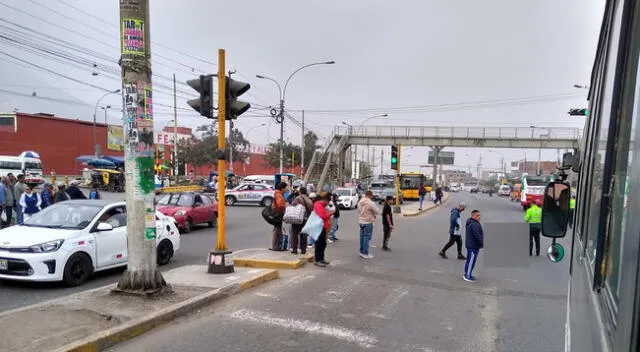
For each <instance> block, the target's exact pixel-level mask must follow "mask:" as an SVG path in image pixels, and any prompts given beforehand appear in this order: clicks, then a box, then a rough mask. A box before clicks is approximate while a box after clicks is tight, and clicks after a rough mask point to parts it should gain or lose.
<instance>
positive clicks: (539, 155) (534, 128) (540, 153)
mask: <svg viewBox="0 0 640 352" xmlns="http://www.w3.org/2000/svg"><path fill="white" fill-rule="evenodd" d="M529 127H530V128H532V129H533V131H535V130H536V128H537V129H541V130H546V131H547V132H548V133H547V134H541V135H540V137H547V138H551V130H550V129H548V128H545V127H537V126H533V125H531V126H529ZM541 158H542V148H538V167H537V171H536V174H537V175H538V176H539V175H540V159H541Z"/></svg>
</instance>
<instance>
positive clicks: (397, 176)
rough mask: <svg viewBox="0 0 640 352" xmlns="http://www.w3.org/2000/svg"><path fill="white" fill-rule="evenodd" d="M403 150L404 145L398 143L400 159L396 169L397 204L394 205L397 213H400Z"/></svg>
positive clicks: (394, 210)
mask: <svg viewBox="0 0 640 352" xmlns="http://www.w3.org/2000/svg"><path fill="white" fill-rule="evenodd" d="M401 151H402V145H400V144H398V159H397V164H396V165H398V168H397V169H396V204H395V207H393V212H394V213H396V214H400V212H401V210H400V156H401Z"/></svg>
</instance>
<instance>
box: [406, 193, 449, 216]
mask: <svg viewBox="0 0 640 352" xmlns="http://www.w3.org/2000/svg"><path fill="white" fill-rule="evenodd" d="M448 200H449V193H445V195H444V197H443V198H442V204H444V203H446V202H447V201H448ZM437 208H438V206H437V205H432V206H430V207H429V208H426V209H422V210H418V211H415V212H411V213H403V214H402V216H406V217H415V216H418V215H421V214H424V213H427V212H429V211H431V210H433V209H437Z"/></svg>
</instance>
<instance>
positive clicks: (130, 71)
mask: <svg viewBox="0 0 640 352" xmlns="http://www.w3.org/2000/svg"><path fill="white" fill-rule="evenodd" d="M149 28H150V26H149V0H120V30H121V31H122V33H120V38H121V40H122V42H121V52H122V56H121V58H120V67H121V69H122V94H123V97H124V102H125V118H124V131H125V136H126V137H125V138H126V139H125V140H126V141H127V143H126V146H125V150H124V157H125V177H126V187H125V192H126V202H127V246H128V266H127V271H125V272H124V274H123V275H122V277H121V278H120V281H119V282H118V286H117V289H116V291H127V292H136V293H154V292H158V291H160V290H161V289H162V288H163V287H165V286H166V282H165V280H164V278H163V277H162V274H161V273H160V271H158V269H157V264H156V260H157V256H156V216H155V205H154V197H155V193H154V190H155V182H154V172H153V166H154V165H153V151H154V138H153V100H152V97H153V95H152V86H151V45H150V44H151V39H150V35H149Z"/></svg>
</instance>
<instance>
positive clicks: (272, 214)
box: [262, 207, 282, 226]
mask: <svg viewBox="0 0 640 352" xmlns="http://www.w3.org/2000/svg"><path fill="white" fill-rule="evenodd" d="M262 217H263V218H264V220H265V221H266V222H268V223H269V224H271V225H273V226H278V225H280V224H282V214H279V213H276V211H275V210H273V208H272V207H264V208H263V209H262Z"/></svg>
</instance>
